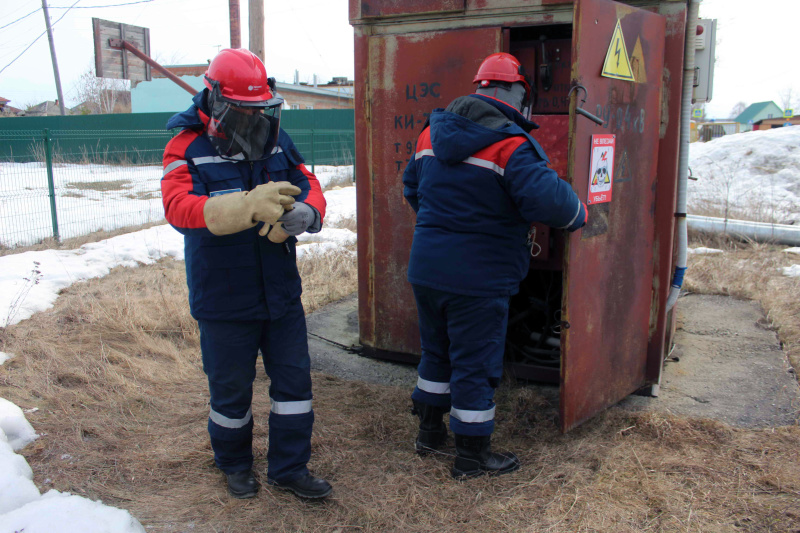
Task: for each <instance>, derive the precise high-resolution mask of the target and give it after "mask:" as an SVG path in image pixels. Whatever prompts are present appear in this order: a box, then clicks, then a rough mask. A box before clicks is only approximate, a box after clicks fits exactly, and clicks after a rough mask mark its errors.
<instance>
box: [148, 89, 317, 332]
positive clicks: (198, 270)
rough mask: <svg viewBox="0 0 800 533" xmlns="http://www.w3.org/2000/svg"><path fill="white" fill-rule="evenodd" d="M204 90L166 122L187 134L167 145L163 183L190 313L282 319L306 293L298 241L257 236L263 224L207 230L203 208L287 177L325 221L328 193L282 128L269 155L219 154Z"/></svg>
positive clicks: (214, 317) (204, 317) (202, 316)
mask: <svg viewBox="0 0 800 533" xmlns="http://www.w3.org/2000/svg"><path fill="white" fill-rule="evenodd" d="M205 93H206V91H205V90H204V91H201V92H200V93H198V94H197V95H196V96H195V97H194V99H193V102H194V105H193V106H192V107H190V108H189V109H188V110H186V111H184V112H183V113H178V114H176V115H174V116H173V117H172V118H170V120H169V121H168V122H167V129H172V128H182V131H181V132H180V133H179V134H178V135H177V136H176V137H175V138H173V139H172V140H171V141H170V142H169V144H168V145H167V147H166V150H165V152H164V175H163V178H162V180H161V189H162V198H163V202H164V213H165V216H166V218H167V221H168V222H169V223H170V224H171V225H172V226H173V227H174V228H175V229H176V230H178V231H179V232H181V233H182V234H183V235H184V244H185V257H186V281H187V284H188V286H189V305H190V309H191V313H192V316H193V317H194V318H195V319H202V320H259V319H277V318H279V317H281V316H282V315H283V314H284V312H285V310H286V308H287V304H288V303H290V302H291V301H292V300H295V299H297V298H299V297H300V293H301V290H302V289H301V282H300V276H299V274H298V271H297V264H296V250H295V243H296V242H297V239H296V238H294V237H289V239H287V240H286V242H284V243H279V244H276V243H273V242H270V241H269V240H268V239H267V238H266V237H261V236H259V235H258V230H259V228H261V227H262V226H263V224H259V225H257V226H255V227H253V228H250V229H247V230H245V231H241V232H239V233H235V234H232V235H224V236H216V235H213V234H212V233H211V232H210V231H209V230H208V228H207V227H206V224H205V220H204V217H203V206H204V205H205V201H206V200H207V199H208V198H209V197H212V196H216V195H219V194H227V193H230V192H236V191H250V190H252V189H254V188H255V187H256V186H258V185H261V184H263V183H267V182H269V181H288V182H291V183H292V184H294V185H296V186H298V187H299V188H300V189H301V190H302V193H301V194H300V195H299V196H297V197H296V199H297V200H298V201H304V202H306V203H308V204H309V205H311V206H313V207H314V208H315V209H317V211H318V212H319V213H320V220H321V219H322V217H324V215H325V198H324V196H323V195H322V191H321V189H320V186H319V182H318V181H317V179H316V177H315V176H314V175H313V174H312V173H310V172H309V171H308V170H307V169H306V168H305V165H304V164H303V162H304V161H303V158H302V156H301V155H300V153H299V152H298V150H297V148H296V147H295V145H294V143H293V142H292V140H291V138H289V135H287V134H286V132H284V131H283V130H281V131H280V137H279V139H278V146H277V148H276V149H275V150H274V151H273V155H272V156H271V157H269V158H268V159H265V160H260V161H253V162H248V161H232V160H229V159H223V158H221V157H219V154H218V153H217V151H216V150H215V149H214V147H213V146H212V145H211V143H210V142H209V141H208V139H207V137H206V134H205V131H206V126H207V124H208V120H209V119H208V110H207V108H206V106H205Z"/></svg>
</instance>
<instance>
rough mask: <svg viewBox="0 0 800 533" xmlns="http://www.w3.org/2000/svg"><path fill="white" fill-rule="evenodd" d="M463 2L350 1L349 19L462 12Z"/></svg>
mask: <svg viewBox="0 0 800 533" xmlns="http://www.w3.org/2000/svg"><path fill="white" fill-rule="evenodd" d="M464 7H465V0H409V1H406V2H398V1H397V0H351V1H350V18H351V19H361V18H364V19H366V18H371V17H387V16H392V15H418V14H423V13H447V12H454V11H455V12H458V11H464Z"/></svg>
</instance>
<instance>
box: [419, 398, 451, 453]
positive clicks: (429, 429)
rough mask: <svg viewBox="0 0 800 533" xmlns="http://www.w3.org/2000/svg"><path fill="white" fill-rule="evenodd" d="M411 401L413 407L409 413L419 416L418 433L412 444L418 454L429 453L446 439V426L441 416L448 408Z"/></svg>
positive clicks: (447, 411) (448, 410)
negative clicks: (415, 440)
mask: <svg viewBox="0 0 800 533" xmlns="http://www.w3.org/2000/svg"><path fill="white" fill-rule="evenodd" d="M412 401H413V402H414V408H413V409H411V414H414V415H417V416H418V417H419V434H418V435H417V442H416V443H415V445H414V446H415V448H416V449H417V453H418V454H420V455H429V454H431V453H433V452H435V451H436V450H438V449H439V446H441V445H442V444H444V443H445V441H446V440H447V426H445V425H444V420H443V417H444V415H445V414H447V413H449V412H450V408H449V407H438V406H435V405H430V404H427V403H422V402H418V401H417V400H412Z"/></svg>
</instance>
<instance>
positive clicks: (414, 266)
mask: <svg viewBox="0 0 800 533" xmlns="http://www.w3.org/2000/svg"><path fill="white" fill-rule="evenodd" d="M473 83H478V88H477V90H476V93H475V94H470V95H468V96H462V97H460V98H457V99H455V100H454V101H453V102H451V103H450V105H449V106H447V108H446V109H436V110H434V111H433V113H432V114H431V116H430V121H429V126H428V127H425V128H424V129H423V131H422V133H421V134H420V135H419V138H418V139H417V147H416V154H415V155H414V157H413V159H412V160H411V161H410V162H409V164H408V166H407V167H406V170H405V173H404V174H403V184H404V186H405V187H404V191H403V194H404V195H405V198H406V200H408V203H409V204H411V207H412V208H413V209H414V211H415V212H416V213H417V222H416V227H415V230H414V242H413V244H412V247H411V257H410V260H409V265H408V280H409V282H411V284H412V287H413V290H414V296H415V298H416V302H417V311H418V313H419V329H420V337H421V340H422V358H421V360H420V363H419V368H418V372H419V379H418V380H417V386H416V387H415V388H414V392H413V393H412V395H411V398H412V400H413V403H414V412H415V414H417V415H418V416H419V418H420V426H419V435H418V437H417V441H416V449H417V452H418V453H420V454H426V453H430V452H431V451H432V450H436V449H438V448H439V447H440V446H441V445H442V444H443V443H444V441H445V440H446V438H447V426H446V425H445V423H444V420H443V416H444V414H446V413H449V414H450V429H451V430H452V431H453V433H454V434H455V447H456V459H455V463H454V465H453V469H452V475H453V476H454V477H457V478H461V477H474V476H479V475H482V474H485V473H489V474H504V473H507V472H512V471H514V470H516V469H518V468H519V460H518V459H517V456H516V455H514V454H513V453H494V452H492V451H491V444H490V441H491V435H492V432H493V431H494V418H495V403H494V391H495V389H496V388H497V386H498V385H499V383H500V378H501V376H502V372H503V352H504V347H505V338H506V326H507V323H508V305H509V299H510V297H511V296H512V295H514V294H516V293H517V292H518V291H519V284H520V282H521V281H522V280H523V279H524V278H525V276H526V274H527V273H528V268H529V263H530V245H529V244H528V243H527V240H528V239H527V237H528V231H529V228H530V225H531V223H532V222H541V223H544V224H547V225H549V226H552V227H554V228H562V229H566V230H568V231H575V230H577V229H578V228H580V227H582V226H583V225H584V224H585V223H586V218H587V211H586V206H585V205H583V203H582V202H581V201H580V200H579V199H578V196H577V195H576V194H575V192H574V191H573V190H572V188H571V187H570V185H569V184H568V183H567V182H566V181H563V180H561V179H560V178H559V177H558V176H557V175H556V173H555V172H554V171H553V170H551V169H550V168H548V166H547V163H548V159H547V156H546V155H545V153H544V150H542V147H541V146H539V143H537V142H536V141H535V140H534V139H533V137H531V136H530V131H531V130H533V129H535V128H538V126H537V125H536V124H534V123H533V122H531V121H530V120H529V118H530V109H531V107H532V90H531V86H530V83H529V81H528V79H527V78H526V76H525V74H524V72H523V69H522V66H521V65H520V63H519V61H517V59H516V58H515V57H514V56H512V55H510V54H505V53H499V54H492V55H490V56H489V57H487V58H486V59H485V60H484V61H483V63H482V64H481V66H480V68H479V70H478V73H477V75H476V76H475V79H474V80H473Z"/></svg>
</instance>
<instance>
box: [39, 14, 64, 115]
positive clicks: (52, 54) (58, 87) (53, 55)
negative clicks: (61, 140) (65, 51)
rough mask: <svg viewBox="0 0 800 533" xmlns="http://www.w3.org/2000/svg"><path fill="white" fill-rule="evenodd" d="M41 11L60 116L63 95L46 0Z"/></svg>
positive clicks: (62, 112) (62, 110)
mask: <svg viewBox="0 0 800 533" xmlns="http://www.w3.org/2000/svg"><path fill="white" fill-rule="evenodd" d="M42 11H44V23H45V24H46V25H47V40H48V41H50V57H51V58H52V59H53V74H55V77H56V94H58V107H59V108H60V109H61V116H64V115H66V114H67V112H66V111H64V95H63V94H62V93H61V76H59V75H58V61H57V60H56V45H55V43H54V42H53V28H52V27H51V26H50V14H49V13H48V12H47V0H42Z"/></svg>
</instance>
